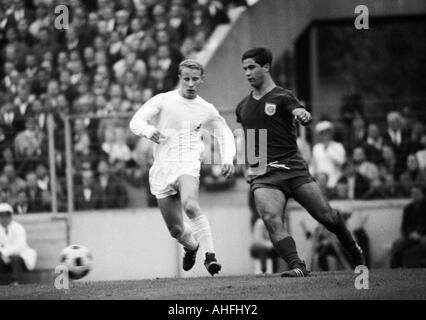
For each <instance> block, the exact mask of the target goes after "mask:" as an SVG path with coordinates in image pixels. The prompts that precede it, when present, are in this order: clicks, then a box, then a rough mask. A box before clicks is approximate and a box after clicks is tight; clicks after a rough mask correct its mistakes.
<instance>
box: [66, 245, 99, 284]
mask: <svg viewBox="0 0 426 320" xmlns="http://www.w3.org/2000/svg"><path fill="white" fill-rule="evenodd" d="M59 261H60V263H61V264H63V265H64V266H66V267H67V268H68V275H69V277H70V278H71V279H74V280H78V279H81V278H83V277H85V276H86V275H87V274H88V273H89V271H90V270H91V268H92V262H93V256H92V254H91V253H90V250H89V249H87V248H86V247H85V246H81V245H77V244H73V245H71V246H68V247H66V248H64V249H63V250H62V251H61V253H60V255H59Z"/></svg>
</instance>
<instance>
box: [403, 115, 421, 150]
mask: <svg viewBox="0 0 426 320" xmlns="http://www.w3.org/2000/svg"><path fill="white" fill-rule="evenodd" d="M410 128H411V130H410V135H409V137H408V139H407V140H408V141H407V154H415V153H416V152H417V151H419V150H421V149H422V148H423V145H422V143H421V138H422V133H423V130H424V126H423V123H422V122H421V121H420V120H416V121H413V123H412V124H411V127H410Z"/></svg>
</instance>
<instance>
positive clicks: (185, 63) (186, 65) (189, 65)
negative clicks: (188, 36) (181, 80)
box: [179, 59, 204, 75]
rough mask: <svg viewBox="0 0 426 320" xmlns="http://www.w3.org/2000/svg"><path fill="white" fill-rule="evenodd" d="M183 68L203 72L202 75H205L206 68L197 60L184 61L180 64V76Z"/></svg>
mask: <svg viewBox="0 0 426 320" xmlns="http://www.w3.org/2000/svg"><path fill="white" fill-rule="evenodd" d="M183 68H189V69H194V70H200V71H201V75H204V67H203V65H202V64H201V63H199V62H198V61H196V60H193V59H186V60H183V61H182V62H181V63H180V64H179V75H181V74H182V69H183Z"/></svg>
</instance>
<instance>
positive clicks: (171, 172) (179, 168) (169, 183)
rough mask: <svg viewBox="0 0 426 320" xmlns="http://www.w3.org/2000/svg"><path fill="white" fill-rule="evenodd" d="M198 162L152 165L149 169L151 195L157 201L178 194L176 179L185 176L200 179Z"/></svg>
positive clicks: (199, 164)
mask: <svg viewBox="0 0 426 320" xmlns="http://www.w3.org/2000/svg"><path fill="white" fill-rule="evenodd" d="M200 166H201V163H200V161H196V162H187V163H167V164H164V163H161V164H155V163H154V164H153V165H152V167H151V169H149V185H150V189H151V193H152V194H153V195H154V196H155V197H156V198H157V199H163V198H166V197H168V196H171V195H174V194H177V193H178V190H179V189H178V179H179V177H180V176H182V175H184V174H187V175H190V176H193V177H195V178H197V179H199V178H200Z"/></svg>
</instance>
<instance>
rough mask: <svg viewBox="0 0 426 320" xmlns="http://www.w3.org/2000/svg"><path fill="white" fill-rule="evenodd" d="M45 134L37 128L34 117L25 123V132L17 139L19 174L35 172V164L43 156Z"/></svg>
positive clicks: (16, 149)
mask: <svg viewBox="0 0 426 320" xmlns="http://www.w3.org/2000/svg"><path fill="white" fill-rule="evenodd" d="M43 140H44V134H43V133H42V132H41V131H40V129H39V128H38V127H37V124H36V122H35V119H34V118H33V117H30V118H27V119H26V121H25V130H24V131H21V132H20V133H18V135H17V136H16V137H15V141H14V147H15V157H16V160H17V162H18V167H19V172H22V173H23V174H25V173H26V172H27V171H29V170H34V168H35V163H36V162H37V160H38V159H39V157H40V156H41V155H42V145H43Z"/></svg>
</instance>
